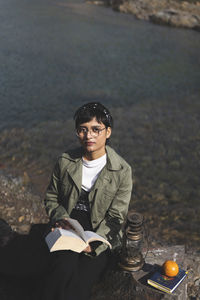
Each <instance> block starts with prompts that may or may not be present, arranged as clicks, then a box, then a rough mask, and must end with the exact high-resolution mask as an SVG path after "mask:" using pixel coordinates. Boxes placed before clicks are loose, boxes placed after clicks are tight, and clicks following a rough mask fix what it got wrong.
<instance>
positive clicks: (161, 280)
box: [147, 268, 187, 294]
mask: <svg viewBox="0 0 200 300" xmlns="http://www.w3.org/2000/svg"><path fill="white" fill-rule="evenodd" d="M186 276H187V272H186V271H185V270H183V269H181V268H179V273H178V275H176V276H175V277H173V278H170V277H166V276H165V275H163V274H162V273H161V272H159V271H157V272H155V273H154V274H153V275H152V276H151V277H150V278H149V279H148V280H147V282H148V284H150V285H151V286H153V287H155V288H157V289H159V290H161V291H163V292H166V293H169V294H171V293H173V291H174V290H175V289H176V288H177V287H178V285H179V284H180V283H181V282H182V281H183V279H184V278H185V277H186Z"/></svg>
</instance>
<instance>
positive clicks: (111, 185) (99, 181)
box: [41, 102, 132, 300]
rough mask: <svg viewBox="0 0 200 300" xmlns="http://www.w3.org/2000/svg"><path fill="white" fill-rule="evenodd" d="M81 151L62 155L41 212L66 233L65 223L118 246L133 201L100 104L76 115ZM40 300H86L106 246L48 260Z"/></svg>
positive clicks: (62, 253)
mask: <svg viewBox="0 0 200 300" xmlns="http://www.w3.org/2000/svg"><path fill="white" fill-rule="evenodd" d="M74 119H75V127H76V135H77V137H78V139H79V142H80V145H81V147H80V148H78V149H75V150H72V151H69V152H66V153H63V154H62V155H61V156H60V157H59V159H58V161H57V163H56V165H55V168H54V171H53V174H52V178H51V181H50V184H49V187H48V189H47V193H46V198H45V207H46V211H47V214H48V216H49V218H50V221H51V224H52V230H53V228H55V227H61V228H66V229H67V228H70V225H69V223H68V221H67V220H68V218H69V217H70V218H74V219H76V220H78V221H79V223H80V224H81V225H82V226H83V227H84V229H85V230H91V231H94V232H96V233H97V234H99V235H101V236H102V237H104V238H105V239H107V240H108V241H109V242H110V243H111V245H112V248H113V249H114V248H115V247H116V246H118V245H119V243H120V238H121V225H122V223H123V221H124V218H125V216H126V214H127V210H128V205H129V201H130V197H131V189H132V175H131V167H130V166H129V165H128V164H127V163H126V162H125V161H124V159H122V158H121V157H120V156H119V155H118V154H117V153H116V152H115V151H114V150H113V149H112V148H111V147H109V146H107V145H106V143H107V140H108V139H109V138H110V136H111V132H112V127H113V120H112V116H111V114H110V112H109V111H108V109H107V108H105V107H104V106H103V105H102V104H101V103H96V102H95V103H88V104H85V105H83V106H82V107H80V108H79V109H78V110H77V111H76V113H75V115H74ZM50 256H51V257H50V260H51V261H50V264H49V272H48V275H47V276H46V278H45V283H44V285H43V291H42V295H41V299H42V300H87V299H89V297H90V293H91V288H92V286H93V284H94V282H95V281H96V280H97V279H98V278H99V276H100V274H101V273H102V272H103V271H104V269H105V267H106V264H107V262H108V258H109V250H108V249H107V246H106V245H105V244H102V243H100V242H93V243H90V245H89V246H88V247H87V248H85V250H84V251H83V252H82V253H80V254H79V253H76V252H72V251H56V252H52V253H51V254H50Z"/></svg>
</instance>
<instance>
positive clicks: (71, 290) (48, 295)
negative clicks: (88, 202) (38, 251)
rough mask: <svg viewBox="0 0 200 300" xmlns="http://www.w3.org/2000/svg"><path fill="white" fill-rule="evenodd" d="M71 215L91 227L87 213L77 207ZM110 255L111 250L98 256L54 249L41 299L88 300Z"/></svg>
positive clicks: (84, 225) (84, 226)
mask: <svg viewBox="0 0 200 300" xmlns="http://www.w3.org/2000/svg"><path fill="white" fill-rule="evenodd" d="M70 217H71V218H74V219H76V220H78V221H79V223H80V224H81V225H82V226H83V228H84V229H85V230H92V226H91V222H90V216H89V214H88V213H86V212H83V211H77V210H75V209H74V210H73V211H72V213H71V215H70ZM108 257H109V252H108V251H105V252H103V253H101V254H100V255H99V256H96V257H91V256H87V255H85V254H84V253H80V254H79V253H76V252H72V251H56V252H53V253H51V254H50V262H49V268H48V272H47V275H46V278H45V279H44V284H43V286H42V288H41V295H40V297H38V299H40V300H88V299H89V298H90V293H91V289H92V286H93V284H94V283H95V282H96V281H97V280H98V278H99V277H100V275H101V274H102V273H103V271H104V270H105V267H106V265H107V263H108ZM38 299H37V300H38Z"/></svg>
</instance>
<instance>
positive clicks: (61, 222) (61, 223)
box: [51, 219, 74, 231]
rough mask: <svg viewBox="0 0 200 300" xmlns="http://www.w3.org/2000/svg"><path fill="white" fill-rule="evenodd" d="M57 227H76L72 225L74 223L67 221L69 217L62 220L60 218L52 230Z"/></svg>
mask: <svg viewBox="0 0 200 300" xmlns="http://www.w3.org/2000/svg"><path fill="white" fill-rule="evenodd" d="M55 228H62V229H66V230H68V229H73V230H74V228H73V227H72V225H71V224H70V223H69V222H68V221H67V219H62V220H59V221H57V222H56V223H55V225H54V227H52V228H51V231H54V230H55Z"/></svg>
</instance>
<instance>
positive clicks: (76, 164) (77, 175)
mask: <svg viewBox="0 0 200 300" xmlns="http://www.w3.org/2000/svg"><path fill="white" fill-rule="evenodd" d="M67 171H68V174H69V175H70V177H71V178H72V180H73V182H74V184H75V185H76V187H77V188H78V190H79V193H80V192H81V183H82V162H81V159H79V160H77V161H71V162H70V164H69V165H68V167H67Z"/></svg>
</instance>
